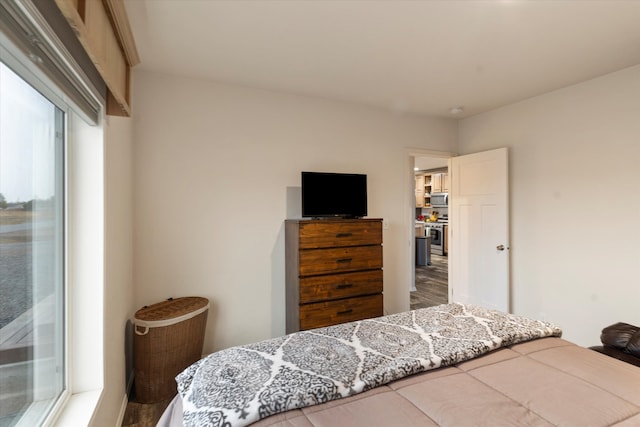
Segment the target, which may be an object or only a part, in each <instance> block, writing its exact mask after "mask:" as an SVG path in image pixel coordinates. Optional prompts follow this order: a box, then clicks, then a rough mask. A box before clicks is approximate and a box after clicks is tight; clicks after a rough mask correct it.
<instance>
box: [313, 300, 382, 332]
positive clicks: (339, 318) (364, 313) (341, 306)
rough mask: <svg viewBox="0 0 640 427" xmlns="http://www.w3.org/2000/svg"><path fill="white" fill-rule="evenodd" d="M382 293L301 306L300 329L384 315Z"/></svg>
mask: <svg viewBox="0 0 640 427" xmlns="http://www.w3.org/2000/svg"><path fill="white" fill-rule="evenodd" d="M382 314H383V313H382V294H378V295H370V296H365V297H355V298H348V299H342V300H337V301H326V302H317V303H313V304H305V305H301V306H300V329H301V330H305V329H313V328H322V327H325V326H330V325H335V324H337V323H344V322H353V321H355V320H362V319H368V318H371V317H379V316H382Z"/></svg>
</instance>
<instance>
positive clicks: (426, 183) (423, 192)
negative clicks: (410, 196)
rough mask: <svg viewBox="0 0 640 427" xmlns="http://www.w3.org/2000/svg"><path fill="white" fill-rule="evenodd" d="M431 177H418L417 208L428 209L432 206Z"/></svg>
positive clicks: (420, 175) (428, 175) (427, 175)
mask: <svg viewBox="0 0 640 427" xmlns="http://www.w3.org/2000/svg"><path fill="white" fill-rule="evenodd" d="M431 186H432V182H431V175H430V174H419V175H416V208H428V207H430V206H431V191H432V190H431Z"/></svg>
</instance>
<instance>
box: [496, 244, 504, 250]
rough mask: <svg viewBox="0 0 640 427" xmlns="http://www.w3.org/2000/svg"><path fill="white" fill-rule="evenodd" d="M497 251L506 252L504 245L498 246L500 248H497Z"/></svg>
mask: <svg viewBox="0 0 640 427" xmlns="http://www.w3.org/2000/svg"><path fill="white" fill-rule="evenodd" d="M496 249H497V250H499V251H504V249H505V247H504V245H498V246H496Z"/></svg>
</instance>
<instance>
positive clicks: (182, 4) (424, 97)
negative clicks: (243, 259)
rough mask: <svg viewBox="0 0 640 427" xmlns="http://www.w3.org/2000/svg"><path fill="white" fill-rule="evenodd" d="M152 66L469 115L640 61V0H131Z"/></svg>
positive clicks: (139, 40)
mask: <svg viewBox="0 0 640 427" xmlns="http://www.w3.org/2000/svg"><path fill="white" fill-rule="evenodd" d="M125 5H126V8H127V11H128V13H129V18H130V22H131V26H132V28H133V32H134V36H135V39H136V44H137V47H138V51H139V53H140V57H141V61H142V63H141V64H140V65H138V67H140V68H141V69H144V70H152V71H157V72H162V73H170V74H176V75H181V76H186V77H193V78H203V79H208V80H214V81H219V82H225V83H231V84H239V85H244V86H249V87H255V88H264V89H272V90H277V91H284V92H289V93H295V94H302V95H311V96H319V97H323V98H330V99H338V100H344V101H348V102H355V103H359V104H366V105H372V106H377V107H381V108H387V109H392V110H395V111H398V112H404V113H409V112H410V113H417V114H426V115H433V116H439V117H452V115H451V114H450V113H449V110H450V108H451V107H454V106H459V105H461V106H464V112H463V113H462V114H458V115H457V116H455V117H468V116H470V115H473V114H477V113H480V112H483V111H488V110H491V109H494V108H497V107H500V106H502V105H506V104H510V103H513V102H517V101H519V100H522V99H525V98H529V97H532V96H535V95H539V94H542V93H545V92H549V91H552V90H555V89H558V88H561V87H564V86H568V85H572V84H575V83H578V82H581V81H584V80H588V79H591V78H594V77H597V76H600V75H603V74H607V73H610V72H613V71H616V70H620V69H623V68H626V67H629V66H633V65H636V64H640V1H635V0H628V1H614V0H603V1H596V0H592V1H584V0H582V1H581V0H569V1H564V0H554V1H545V0H520V1H515V0H511V1H507V0H502V1H499V0H495V1H471V0H461V1H455V0H448V1H419V0H414V1H406V0H377V1H373V0H372V1H364V0H333V1H332V0H306V1H304V0H298V1H294V0H244V1H237V0H232V1H226V0H217V1H214V0H125Z"/></svg>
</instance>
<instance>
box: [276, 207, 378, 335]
mask: <svg viewBox="0 0 640 427" xmlns="http://www.w3.org/2000/svg"><path fill="white" fill-rule="evenodd" d="M285 263H286V279H285V280H286V283H285V295H286V332H287V333H291V332H295V331H300V330H307V329H313V328H321V327H325V326H331V325H335V324H338V323H344V322H351V321H355V320H361V319H367V318H370V317H378V316H382V314H383V300H382V288H383V278H382V220H381V219H328V220H293V219H292V220H286V221H285Z"/></svg>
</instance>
